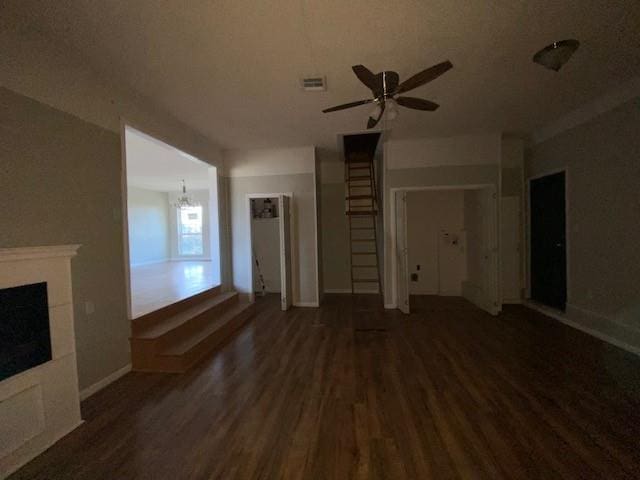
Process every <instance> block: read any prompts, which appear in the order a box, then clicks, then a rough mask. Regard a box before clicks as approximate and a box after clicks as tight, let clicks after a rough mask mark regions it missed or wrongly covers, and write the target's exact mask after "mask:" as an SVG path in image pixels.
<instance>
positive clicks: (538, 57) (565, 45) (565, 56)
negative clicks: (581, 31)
mask: <svg viewBox="0 0 640 480" xmlns="http://www.w3.org/2000/svg"><path fill="white" fill-rule="evenodd" d="M579 46H580V42H579V41H578V40H574V39H568V40H560V41H559V42H553V43H552V44H551V45H547V46H546V47H544V48H543V49H542V50H539V51H538V52H536V54H535V55H534V56H533V61H534V62H535V63H537V64H539V65H542V66H543V67H545V68H548V69H549V70H553V71H555V72H557V71H558V70H560V69H561V68H562V67H563V65H564V64H565V63H567V62H568V61H569V59H570V58H571V56H572V55H573V54H574V53H575V51H576V50H577V49H578V47H579Z"/></svg>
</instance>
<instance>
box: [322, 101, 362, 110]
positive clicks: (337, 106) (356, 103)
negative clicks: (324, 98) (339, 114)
mask: <svg viewBox="0 0 640 480" xmlns="http://www.w3.org/2000/svg"><path fill="white" fill-rule="evenodd" d="M371 102H373V100H370V99H369V100H358V101H357V102H351V103H344V104H342V105H336V106H335V107H331V108H325V109H324V110H322V113H329V112H336V111H338V110H345V109H347V108H352V107H358V106H360V105H365V104H367V103H371Z"/></svg>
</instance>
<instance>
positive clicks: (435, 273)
mask: <svg viewBox="0 0 640 480" xmlns="http://www.w3.org/2000/svg"><path fill="white" fill-rule="evenodd" d="M463 200H464V193H463V191H462V190H436V191H433V190H422V191H414V192H409V193H407V242H408V249H409V274H417V275H418V280H417V281H413V280H410V281H409V293H410V294H412V295H460V294H461V287H462V281H463V280H464V278H465V275H466V258H465V252H464V241H463V240H464V238H463V232H462V230H463V229H464V208H463ZM445 232H446V233H448V234H449V235H455V236H456V237H457V238H458V241H457V245H451V244H449V243H448V242H444V241H443V240H442V235H443V233H445ZM417 265H420V270H418V269H417Z"/></svg>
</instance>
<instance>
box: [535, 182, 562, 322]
mask: <svg viewBox="0 0 640 480" xmlns="http://www.w3.org/2000/svg"><path fill="white" fill-rule="evenodd" d="M530 186H531V188H530V198H529V200H530V205H531V298H532V299H533V300H534V301H536V302H540V303H542V304H544V305H548V306H550V307H553V308H557V309H560V310H563V311H564V309H565V305H566V303H567V250H566V218H565V217H566V213H565V173H564V172H561V173H556V174H553V175H547V176H545V177H541V178H537V179H535V180H532V181H531V184H530Z"/></svg>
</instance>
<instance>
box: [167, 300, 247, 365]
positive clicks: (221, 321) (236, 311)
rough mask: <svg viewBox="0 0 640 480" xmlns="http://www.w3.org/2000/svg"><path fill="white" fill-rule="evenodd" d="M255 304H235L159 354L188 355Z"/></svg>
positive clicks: (169, 355)
mask: <svg viewBox="0 0 640 480" xmlns="http://www.w3.org/2000/svg"><path fill="white" fill-rule="evenodd" d="M253 306H254V304H253V303H240V304H238V305H237V306H234V307H233V308H231V309H230V310H228V311H227V312H225V313H224V314H223V315H222V316H221V317H220V318H218V319H216V321H215V322H212V323H210V324H209V325H207V326H206V327H205V328H203V329H201V330H199V331H198V332H196V333H194V334H193V335H191V336H189V337H187V338H185V339H182V340H180V341H179V342H176V343H174V344H171V345H169V346H167V347H166V348H164V349H162V350H161V351H160V353H159V354H158V356H160V357H175V356H181V355H186V354H187V353H189V351H191V350H193V349H194V348H196V347H197V346H198V345H200V344H201V343H202V342H204V341H205V340H206V339H207V338H209V337H210V336H211V335H214V334H215V333H216V332H217V331H219V330H220V329H221V328H224V327H225V326H226V325H227V324H228V323H229V322H232V321H233V320H234V319H235V318H236V317H238V316H239V315H242V314H243V313H244V312H246V310H247V309H249V308H253Z"/></svg>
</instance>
